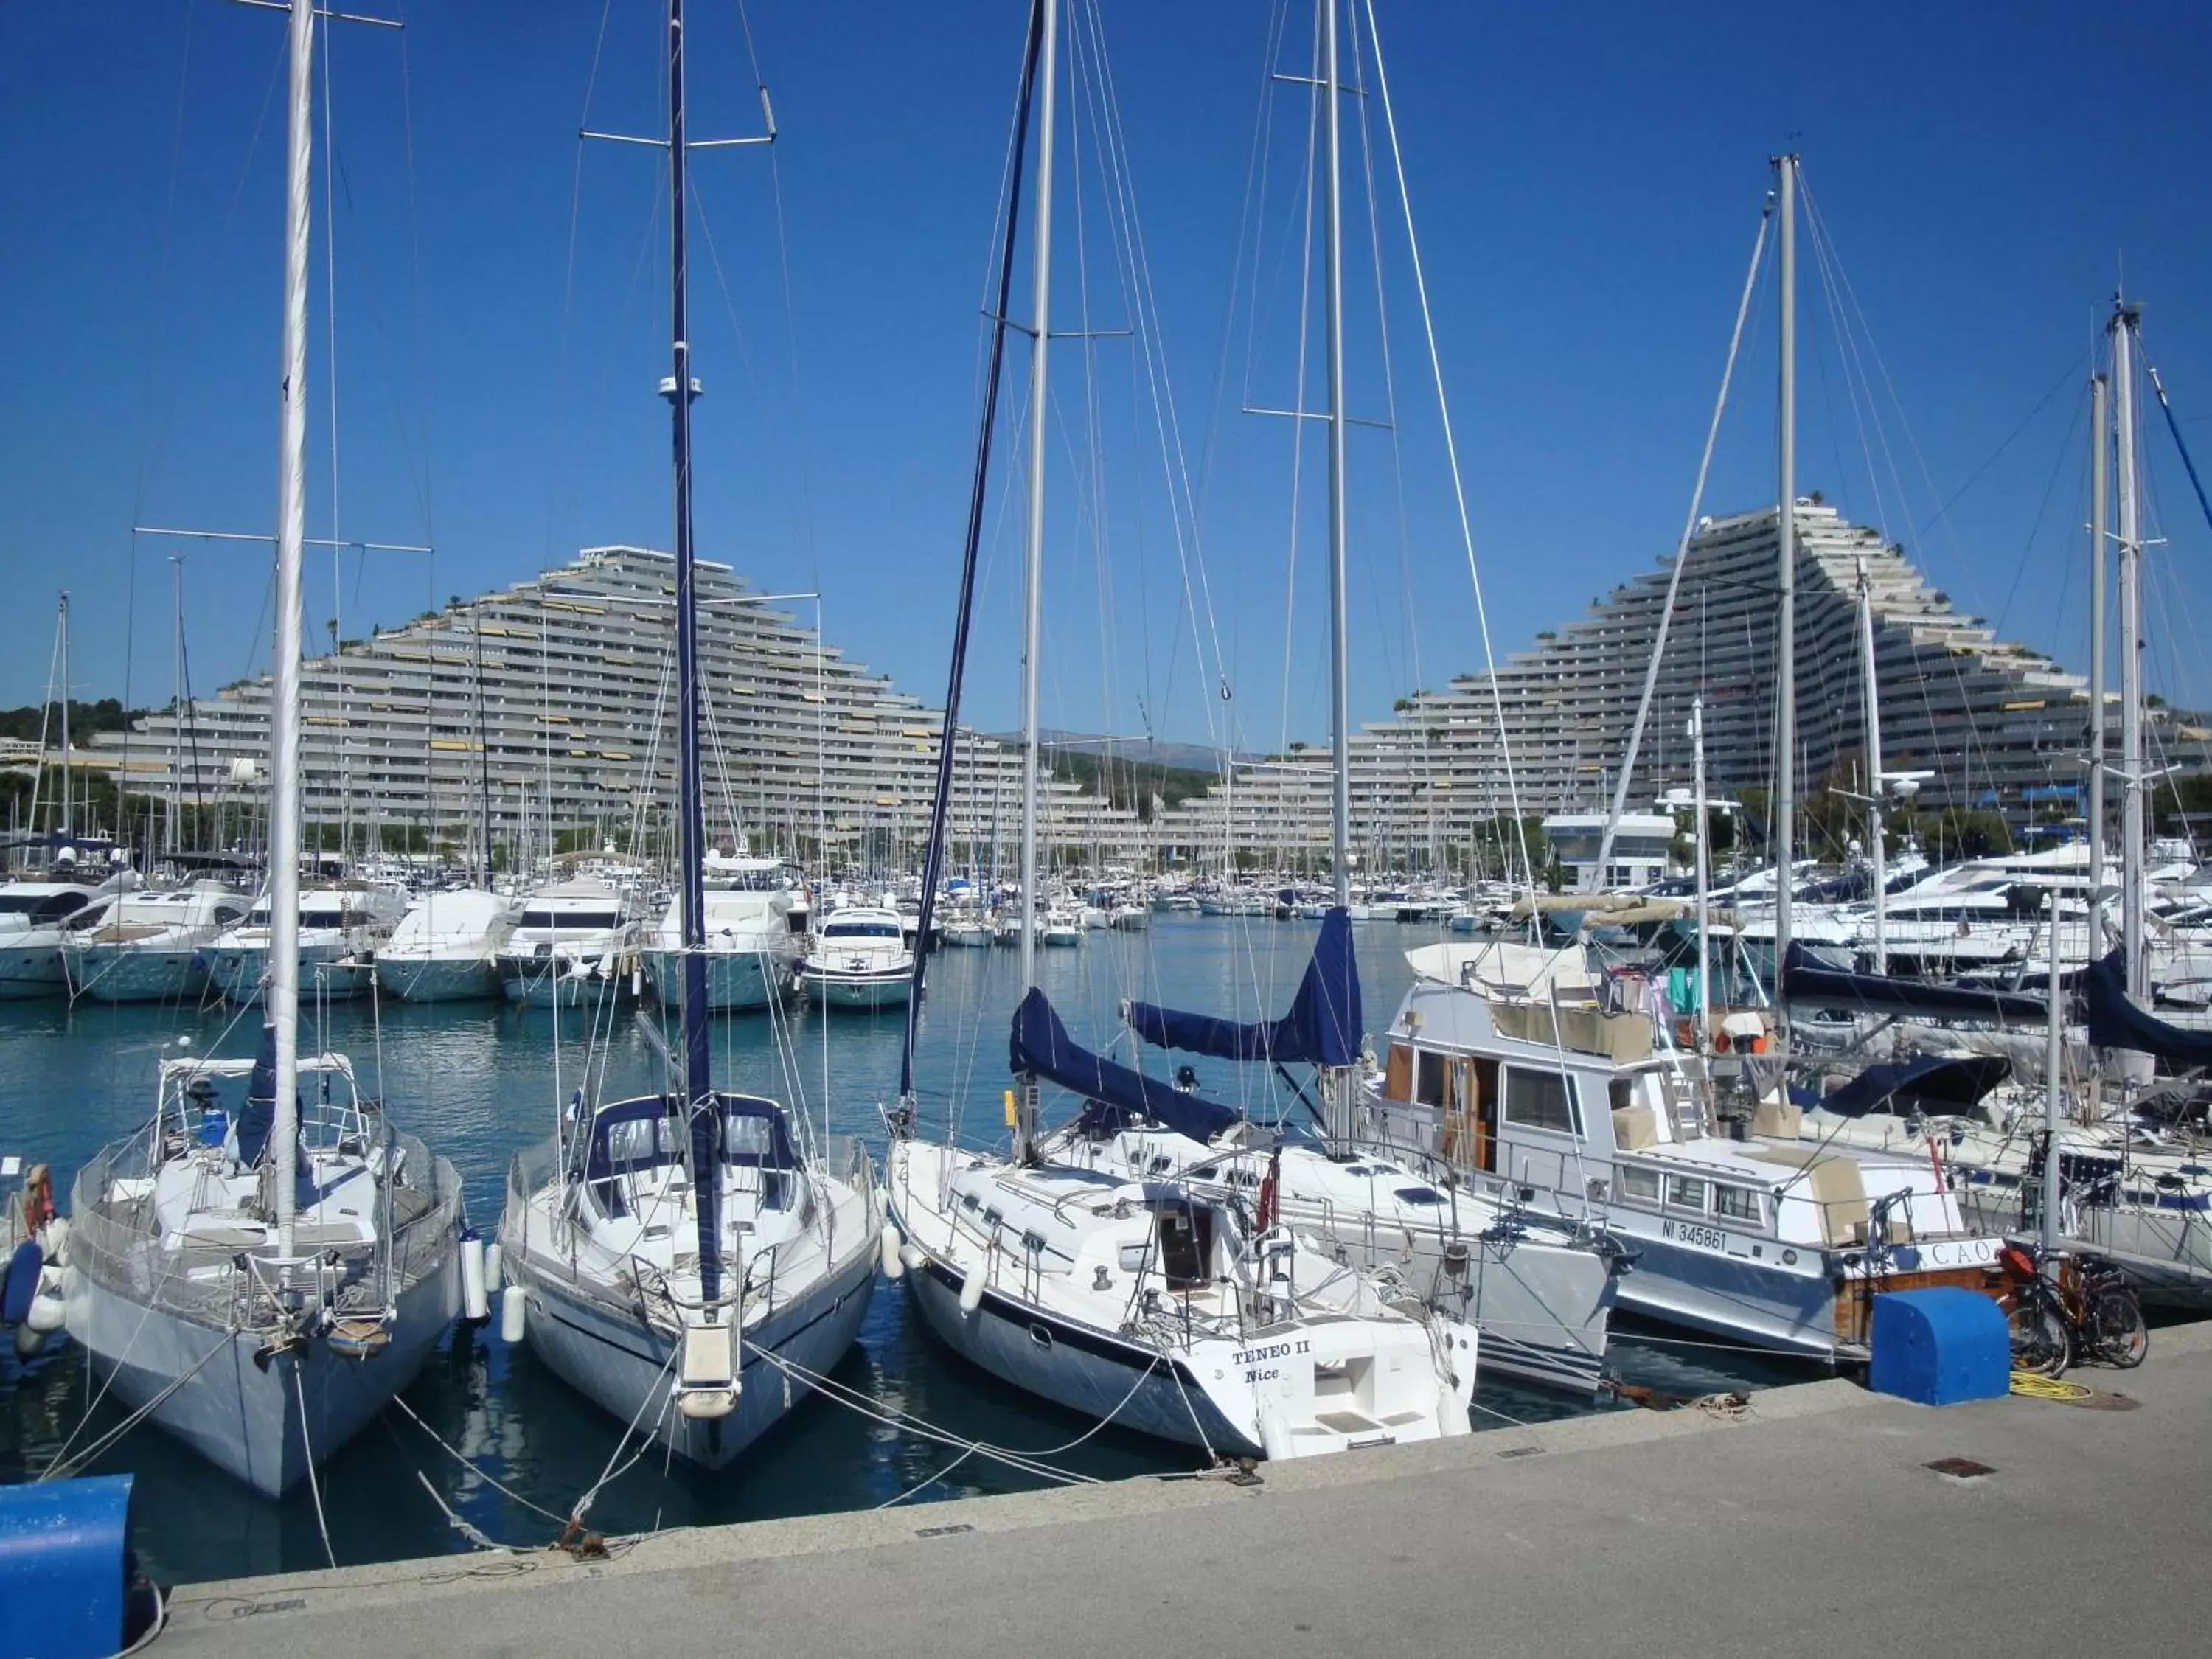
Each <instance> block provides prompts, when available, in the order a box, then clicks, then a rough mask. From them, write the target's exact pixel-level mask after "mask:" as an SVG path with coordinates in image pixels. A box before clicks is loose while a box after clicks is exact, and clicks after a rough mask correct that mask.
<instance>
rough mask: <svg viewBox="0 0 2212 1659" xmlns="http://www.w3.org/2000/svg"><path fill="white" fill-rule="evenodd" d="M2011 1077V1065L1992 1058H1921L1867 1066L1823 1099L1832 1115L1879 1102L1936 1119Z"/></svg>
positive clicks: (1872, 1107) (1854, 1111) (1858, 1110)
mask: <svg viewBox="0 0 2212 1659" xmlns="http://www.w3.org/2000/svg"><path fill="white" fill-rule="evenodd" d="M2011 1075H2012V1062H2011V1061H2010V1060H2006V1059H2004V1058H2003V1057H2002V1056H2001V1055H1996V1054H1923V1055H1920V1056H1918V1057H1917V1058H1915V1059H1912V1060H1898V1061H1895V1062H1893V1063H1891V1064H1887V1065H1882V1066H1868V1067H1867V1068H1866V1070H1864V1071H1863V1072H1861V1073H1859V1074H1858V1075H1857V1077H1855V1078H1853V1079H1851V1080H1850V1082H1849V1083H1846V1084H1844V1085H1843V1086H1842V1087H1840V1088H1838V1089H1837V1090H1835V1091H1833V1092H1832V1093H1831V1094H1829V1095H1827V1096H1826V1097H1824V1098H1823V1099H1822V1100H1821V1102H1820V1104H1821V1105H1822V1106H1824V1107H1826V1109H1828V1110H1830V1111H1832V1112H1836V1113H1839V1114H1841V1115H1844V1116H1846V1117H1857V1116H1858V1115H1861V1114H1862V1113H1865V1112H1871V1111H1873V1110H1875V1109H1876V1108H1877V1107H1879V1106H1881V1104H1882V1103H1884V1102H1893V1103H1895V1104H1894V1105H1893V1107H1892V1109H1893V1110H1897V1109H1906V1108H1911V1107H1916V1106H1917V1107H1919V1108H1921V1109H1923V1110H1926V1111H1933V1112H1936V1113H1937V1114H1939V1115H1955V1114H1957V1113H1960V1112H1963V1111H1965V1110H1966V1108H1968V1107H1970V1106H1972V1104H1974V1103H1975V1102H1977V1101H1978V1100H1979V1099H1980V1098H1981V1097H1983V1096H1984V1095H1985V1094H1987V1093H1989V1091H1990V1090H1992V1089H1994V1088H1996V1086H1997V1085H1998V1084H2000V1083H2002V1082H2003V1081H2004V1080H2005V1079H2007V1078H2008V1077H2009V1076H2011Z"/></svg>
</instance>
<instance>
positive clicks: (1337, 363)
mask: <svg viewBox="0 0 2212 1659" xmlns="http://www.w3.org/2000/svg"><path fill="white" fill-rule="evenodd" d="M1321 6H1322V15H1323V16H1324V18H1325V19H1326V21H1324V22H1323V23H1322V32H1321V39H1322V74H1321V81H1322V85H1321V95H1322V106H1323V114H1322V131H1323V133H1324V134H1326V135H1327V137H1326V143H1327V155H1326V159H1325V161H1324V163H1323V165H1324V166H1325V167H1326V168H1327V172H1328V178H1327V181H1326V187H1325V191H1324V197H1325V199H1326V201H1327V203H1328V210H1327V212H1326V213H1325V214H1324V215H1323V216H1322V224H1323V228H1324V235H1325V238H1326V241H1327V246H1326V248H1325V250H1324V252H1323V255H1322V270H1323V272H1324V282H1325V284H1326V289H1327V292H1326V295H1325V296H1324V297H1325V305H1326V309H1327V311H1328V335H1327V338H1326V343H1325V351H1326V355H1327V356H1328V631H1329V659H1328V677H1329V678H1328V690H1329V700H1328V718H1329V757H1330V760H1331V762H1332V763H1333V764H1332V769H1331V777H1330V780H1329V844H1330V848H1331V862H1332V863H1333V864H1334V867H1335V872H1336V902H1338V903H1339V904H1349V903H1351V902H1352V867H1351V848H1352V746H1351V736H1350V733H1351V728H1352V702H1351V697H1352V693H1351V687H1350V684H1349V681H1350V670H1349V665H1348V652H1349V647H1348V645H1347V643H1346V597H1345V556H1344V544H1345V530H1344V526H1345V507H1344V184H1343V176H1342V162H1343V151H1342V143H1341V136H1340V132H1339V130H1338V128H1339V123H1338V119H1337V103H1338V101H1339V100H1338V94H1337V62H1336V0H1321Z"/></svg>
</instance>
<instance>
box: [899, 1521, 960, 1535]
mask: <svg viewBox="0 0 2212 1659" xmlns="http://www.w3.org/2000/svg"><path fill="white" fill-rule="evenodd" d="M973 1531H975V1528H973V1527H971V1526H969V1524H968V1523H967V1522H965V1521H956V1522H953V1523H952V1524H951V1526H949V1527H916V1528H915V1529H914V1535H915V1537H916V1538H954V1537H957V1536H958V1535H959V1534H962V1533H963V1532H973Z"/></svg>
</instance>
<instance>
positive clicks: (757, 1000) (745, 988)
mask: <svg viewBox="0 0 2212 1659" xmlns="http://www.w3.org/2000/svg"><path fill="white" fill-rule="evenodd" d="M683 963H684V957H683V955H682V953H681V952H679V951H647V953H646V957H645V974H646V977H647V979H648V980H649V981H652V984H653V995H654V997H655V998H657V999H658V1000H659V1002H660V1004H661V1006H663V1007H667V1008H673V1007H680V1006H682V1004H683V1001H684V982H683V973H684V968H683ZM786 981H787V970H786V969H785V966H784V958H783V957H781V956H780V955H778V954H777V953H775V952H774V951H708V953H707V1006H708V1009H709V1010H710V1011H711V1012H714V1013H730V1012H744V1010H747V1009H751V1008H766V1007H769V1006H773V1005H774V1004H775V1003H777V1002H780V1001H781V1000H782V999H783V987H784V985H785V983H786Z"/></svg>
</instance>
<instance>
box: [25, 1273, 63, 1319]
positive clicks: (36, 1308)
mask: <svg viewBox="0 0 2212 1659" xmlns="http://www.w3.org/2000/svg"><path fill="white" fill-rule="evenodd" d="M67 1310H68V1304H67V1303H65V1302H64V1300H63V1299H62V1270H61V1269H60V1268H58V1267H54V1266H52V1265H51V1264H49V1265H48V1266H46V1267H42V1268H40V1270H39V1293H38V1294H37V1295H36V1296H34V1297H32V1298H31V1307H30V1311H29V1312H27V1313H26V1314H25V1315H24V1316H23V1323H24V1325H25V1326H26V1327H27V1328H29V1329H31V1330H34V1331H36V1332H37V1333H38V1334H40V1335H41V1336H50V1335H52V1334H53V1333H54V1332H56V1331H58V1330H59V1329H61V1328H62V1327H63V1326H64V1324H66V1323H68V1318H67Z"/></svg>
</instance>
